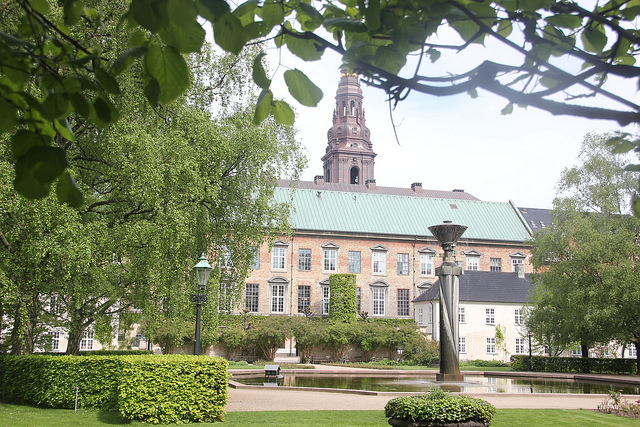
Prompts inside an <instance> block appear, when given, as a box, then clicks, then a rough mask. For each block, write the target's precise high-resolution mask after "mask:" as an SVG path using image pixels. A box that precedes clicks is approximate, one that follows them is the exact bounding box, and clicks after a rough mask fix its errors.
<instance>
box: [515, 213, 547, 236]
mask: <svg viewBox="0 0 640 427" xmlns="http://www.w3.org/2000/svg"><path fill="white" fill-rule="evenodd" d="M518 210H519V211H520V214H521V215H522V217H523V218H524V219H525V221H526V223H527V225H528V226H529V228H531V231H533V232H534V233H535V232H536V231H539V230H543V229H544V228H546V227H547V226H548V225H549V224H551V213H550V210H549V209H538V208H518Z"/></svg>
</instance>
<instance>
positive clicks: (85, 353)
mask: <svg viewBox="0 0 640 427" xmlns="http://www.w3.org/2000/svg"><path fill="white" fill-rule="evenodd" d="M32 355H33V356H68V355H67V354H66V353H60V352H57V351H55V352H54V351H44V352H42V353H33V354H32ZM145 355H153V350H89V351H84V350H83V351H80V352H78V354H76V356H145Z"/></svg>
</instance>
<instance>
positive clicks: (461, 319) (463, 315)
mask: <svg viewBox="0 0 640 427" xmlns="http://www.w3.org/2000/svg"><path fill="white" fill-rule="evenodd" d="M458 323H467V309H466V308H465V307H462V306H460V307H458Z"/></svg>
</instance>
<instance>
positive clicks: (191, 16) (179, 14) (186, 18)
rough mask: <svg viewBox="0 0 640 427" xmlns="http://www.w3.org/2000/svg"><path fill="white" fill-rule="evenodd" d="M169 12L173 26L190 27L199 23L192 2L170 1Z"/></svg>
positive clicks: (182, 0)
mask: <svg viewBox="0 0 640 427" xmlns="http://www.w3.org/2000/svg"><path fill="white" fill-rule="evenodd" d="M167 11H168V14H169V19H170V20H171V25H177V26H185V27H188V26H191V25H193V24H197V23H198V12H197V11H196V7H195V4H194V3H193V2H192V1H185V0H168V2H167Z"/></svg>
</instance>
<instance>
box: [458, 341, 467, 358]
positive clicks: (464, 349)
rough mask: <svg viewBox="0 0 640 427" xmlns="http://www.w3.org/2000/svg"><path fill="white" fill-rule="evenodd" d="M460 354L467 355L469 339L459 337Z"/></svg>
mask: <svg viewBox="0 0 640 427" xmlns="http://www.w3.org/2000/svg"><path fill="white" fill-rule="evenodd" d="M458 353H460V354H466V353H467V337H458Z"/></svg>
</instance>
